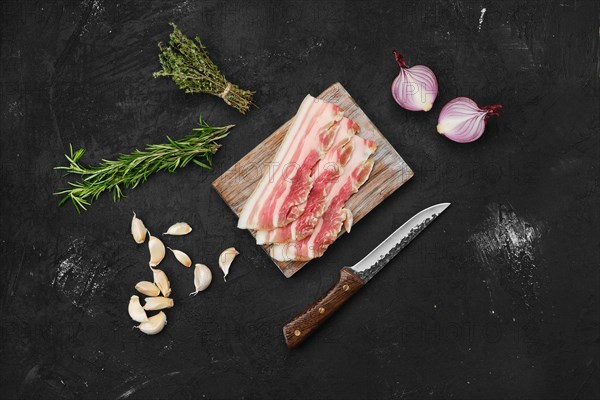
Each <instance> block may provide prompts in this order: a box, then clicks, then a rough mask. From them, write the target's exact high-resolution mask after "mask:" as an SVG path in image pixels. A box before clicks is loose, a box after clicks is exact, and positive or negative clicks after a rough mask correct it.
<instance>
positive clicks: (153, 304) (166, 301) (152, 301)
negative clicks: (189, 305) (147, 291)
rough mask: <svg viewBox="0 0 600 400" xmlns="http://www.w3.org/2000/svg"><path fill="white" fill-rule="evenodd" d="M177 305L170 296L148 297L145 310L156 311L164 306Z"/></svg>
mask: <svg viewBox="0 0 600 400" xmlns="http://www.w3.org/2000/svg"><path fill="white" fill-rule="evenodd" d="M174 305H175V302H174V301H173V299H170V298H168V297H146V304H144V310H146V311H155V310H162V309H164V308H171V307H173V306H174Z"/></svg>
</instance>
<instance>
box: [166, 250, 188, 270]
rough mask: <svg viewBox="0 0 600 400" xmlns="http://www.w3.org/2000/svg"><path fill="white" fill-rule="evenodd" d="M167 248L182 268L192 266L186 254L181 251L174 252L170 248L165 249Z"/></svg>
mask: <svg viewBox="0 0 600 400" xmlns="http://www.w3.org/2000/svg"><path fill="white" fill-rule="evenodd" d="M167 248H168V249H169V250H171V251H172V252H173V255H174V256H175V258H176V259H177V261H179V262H180V263H181V264H183V266H184V267H188V268H189V267H191V266H192V260H191V258H190V257H189V256H188V255H187V254H185V253H184V252H183V251H181V250H175V249H172V248H170V247H167Z"/></svg>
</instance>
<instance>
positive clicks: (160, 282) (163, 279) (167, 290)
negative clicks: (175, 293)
mask: <svg viewBox="0 0 600 400" xmlns="http://www.w3.org/2000/svg"><path fill="white" fill-rule="evenodd" d="M152 274H153V275H154V284H155V285H156V286H158V288H159V289H160V292H161V293H162V294H163V296H165V297H169V296H170V295H171V283H170V282H169V278H167V274H165V272H164V271H163V270H161V269H154V268H152Z"/></svg>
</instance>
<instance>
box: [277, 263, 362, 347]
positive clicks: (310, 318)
mask: <svg viewBox="0 0 600 400" xmlns="http://www.w3.org/2000/svg"><path fill="white" fill-rule="evenodd" d="M364 285H365V283H364V282H363V280H362V279H360V277H359V276H358V275H356V273H355V272H354V271H352V270H351V269H350V268H342V269H340V277H339V279H338V280H337V282H336V283H335V284H334V285H333V286H332V287H331V288H330V289H329V290H328V291H327V293H325V294H324V295H323V296H321V297H320V298H319V299H317V300H316V301H315V302H314V303H312V304H311V305H310V306H308V307H307V308H306V309H305V310H304V311H302V312H301V313H299V314H298V315H296V316H295V317H294V318H292V319H291V320H289V321H288V322H287V323H286V324H285V325H284V326H283V337H284V338H285V344H286V345H287V347H289V348H290V349H293V348H294V347H298V346H299V345H300V344H301V343H302V342H304V341H305V340H306V339H307V338H308V337H309V336H310V335H311V334H312V333H313V332H314V331H316V330H317V328H318V327H319V326H321V324H323V323H324V322H325V321H327V320H328V319H329V318H330V317H331V316H332V315H333V313H334V312H336V311H337V310H338V309H339V308H340V307H341V306H342V305H343V304H344V303H345V302H347V301H348V300H349V299H350V297H352V295H354V293H356V292H358V289H360V288H361V287H363V286H364Z"/></svg>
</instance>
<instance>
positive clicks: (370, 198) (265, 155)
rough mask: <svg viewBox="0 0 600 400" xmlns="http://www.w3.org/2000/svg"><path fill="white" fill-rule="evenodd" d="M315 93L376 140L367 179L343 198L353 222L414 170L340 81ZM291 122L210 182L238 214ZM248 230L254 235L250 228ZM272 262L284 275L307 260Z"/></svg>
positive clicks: (360, 217) (288, 274)
mask: <svg viewBox="0 0 600 400" xmlns="http://www.w3.org/2000/svg"><path fill="white" fill-rule="evenodd" d="M318 97H319V98H320V99H323V100H325V101H328V102H331V103H335V104H337V105H339V106H340V107H341V108H342V110H344V116H345V117H348V118H351V119H352V120H354V122H356V123H357V124H358V126H360V132H359V136H362V137H365V138H367V139H371V140H373V141H375V143H377V151H375V153H374V154H373V156H372V158H373V159H374V161H375V163H374V166H373V171H372V172H371V176H370V177H369V180H368V181H367V182H366V183H365V184H364V185H363V186H362V187H361V188H360V189H359V191H358V192H357V193H355V194H354V195H353V196H352V197H350V199H348V201H347V202H346V207H348V208H349V209H350V210H351V211H352V214H353V216H354V224H356V223H357V222H358V221H360V220H361V219H362V218H363V217H364V216H365V215H367V213H369V211H371V210H372V209H373V208H375V207H376V206H377V205H378V204H379V203H381V202H382V201H383V200H384V199H385V198H386V197H388V196H389V195H390V194H392V193H393V192H394V191H396V189H398V188H399V187H400V186H402V185H403V184H404V182H406V181H407V180H409V179H410V178H411V177H412V176H413V171H412V170H411V169H410V167H409V166H408V165H407V164H406V163H405V162H404V160H403V159H402V157H400V155H399V154H398V152H396V150H395V149H394V148H393V147H392V145H391V144H390V143H389V142H388V141H387V140H386V138H385V137H384V136H383V135H382V134H381V132H379V129H377V128H376V127H375V125H374V124H373V122H371V120H370V119H369V117H367V115H366V114H365V113H364V112H363V110H361V109H360V107H359V106H358V105H357V104H356V102H355V101H354V99H353V98H352V97H351V96H350V94H348V92H347V91H346V89H344V87H343V86H342V84H341V83H339V82H338V83H335V84H333V85H331V86H330V87H329V88H327V90H325V91H324V92H323V93H321V94H320V95H319V96H318ZM293 111H296V110H293ZM293 111H292V112H293ZM291 122H292V119H290V120H289V121H288V122H286V123H285V124H283V125H282V126H281V127H279V129H277V130H276V131H275V132H273V134H271V136H269V137H268V138H266V139H265V140H264V141H263V142H262V143H260V144H259V145H258V146H256V147H255V148H254V149H253V150H252V151H250V152H249V153H248V154H246V155H245V156H244V157H243V158H242V159H241V160H240V161H238V162H237V163H235V164H234V165H233V166H232V167H231V168H229V169H228V170H227V171H226V172H225V173H223V175H221V176H220V177H219V178H217V179H216V180H215V181H214V182H213V183H212V186H213V187H214V188H215V190H216V191H217V193H219V195H220V196H221V197H222V198H223V200H225V202H226V203H227V205H228V206H229V208H231V209H232V210H233V212H234V213H235V214H236V215H237V216H238V217H239V215H240V213H241V211H242V208H243V207H244V204H245V203H246V200H247V199H248V197H250V195H251V194H252V191H253V190H254V188H255V187H256V185H258V182H259V180H260V178H261V177H262V174H263V173H264V172H265V171H267V168H268V165H269V163H270V162H271V160H272V159H273V158H274V157H275V153H276V151H277V149H278V148H279V145H280V144H281V142H282V140H283V137H284V136H285V134H286V132H287V130H288V128H289V126H290V124H291ZM250 232H251V233H252V235H254V232H253V231H250ZM342 233H344V229H343V228H342V232H341V233H340V235H341V234H342ZM339 242H342V243H343V239H339V238H338V240H337V241H336V242H335V243H334V244H332V246H336V245H338V243H339ZM341 245H343V244H341ZM263 248H264V249H265V251H266V252H267V254H269V250H268V249H269V246H268V245H267V246H263ZM366 250H368V249H365V251H366ZM273 262H274V263H275V265H277V267H279V269H280V270H281V272H282V273H283V274H284V275H285V276H286V277H287V278H289V277H290V276H292V275H294V274H295V273H296V272H297V271H298V270H300V268H302V267H303V266H304V265H306V262H297V261H296V262H293V261H287V262H282V261H277V260H273Z"/></svg>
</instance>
